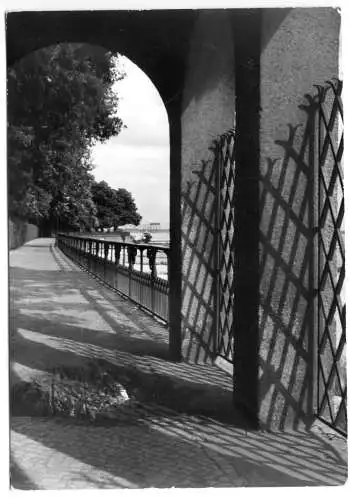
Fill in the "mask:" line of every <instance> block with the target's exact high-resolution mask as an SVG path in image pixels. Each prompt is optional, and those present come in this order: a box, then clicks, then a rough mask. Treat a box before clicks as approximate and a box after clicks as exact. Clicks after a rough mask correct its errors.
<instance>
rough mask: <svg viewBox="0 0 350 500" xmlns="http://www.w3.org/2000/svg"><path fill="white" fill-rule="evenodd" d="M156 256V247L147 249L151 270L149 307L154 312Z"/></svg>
mask: <svg viewBox="0 0 350 500" xmlns="http://www.w3.org/2000/svg"><path fill="white" fill-rule="evenodd" d="M156 256H157V249H156V248H149V249H148V250H147V258H148V262H149V267H150V270H151V308H152V312H154V281H155V279H156V277H157V266H156Z"/></svg>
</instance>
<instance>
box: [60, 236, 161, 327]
mask: <svg viewBox="0 0 350 500" xmlns="http://www.w3.org/2000/svg"><path fill="white" fill-rule="evenodd" d="M57 246H58V247H59V248H60V250H61V251H62V252H63V253H65V254H66V255H67V257H69V258H71V259H72V260H74V261H75V262H77V263H78V264H79V265H80V266H81V267H83V268H84V269H86V270H88V271H89V272H90V273H91V274H93V275H94V276H96V277H98V278H99V279H101V280H103V281H104V282H105V283H106V284H108V285H109V286H111V287H112V288H114V289H115V290H116V291H118V292H119V293H121V294H123V295H124V296H126V297H128V298H129V299H130V300H132V301H133V302H135V303H137V304H138V305H140V306H141V307H142V308H144V309H146V310H148V311H150V312H151V313H152V314H154V315H155V316H158V317H159V318H161V319H162V320H163V321H165V322H166V323H168V309H169V307H168V297H169V285H168V268H169V248H168V247H166V246H156V245H149V244H148V245H147V244H136V243H124V242H113V241H105V240H97V239H96V238H84V237H81V236H73V235H67V234H62V233H61V234H58V235H57Z"/></svg>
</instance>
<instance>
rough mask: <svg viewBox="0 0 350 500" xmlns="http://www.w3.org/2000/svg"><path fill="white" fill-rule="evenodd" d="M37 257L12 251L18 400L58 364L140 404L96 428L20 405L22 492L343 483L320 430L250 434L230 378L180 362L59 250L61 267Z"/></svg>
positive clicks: (339, 461)
mask: <svg viewBox="0 0 350 500" xmlns="http://www.w3.org/2000/svg"><path fill="white" fill-rule="evenodd" d="M36 249H37V248H36V247H35V246H33V247H29V248H26V249H25V251H24V250H23V249H22V250H21V252H19V253H17V254H16V252H14V256H13V259H12V260H13V261H12V263H13V267H12V268H11V276H10V286H11V308H10V334H11V342H10V348H11V349H10V355H11V386H12V391H13V392H12V394H14V393H15V391H16V387H18V384H20V383H21V382H23V380H27V381H30V380H32V379H33V378H36V379H38V380H42V381H43V383H44V381H45V379H46V380H47V379H48V377H49V378H50V373H52V372H53V371H55V369H56V368H57V367H58V366H67V367H80V366H81V367H84V366H85V367H86V366H87V365H88V364H89V363H90V362H91V361H92V360H93V361H95V362H96V361H98V362H100V363H102V364H103V367H104V369H106V370H109V371H110V372H111V373H112V374H113V377H114V378H116V379H118V381H119V382H120V383H122V384H123V385H124V386H125V387H126V388H127V390H128V392H129V393H130V394H131V395H132V396H133V397H134V399H135V404H134V405H133V406H132V407H131V409H130V411H129V413H128V415H127V419H126V420H125V419H124V421H122V422H121V421H117V422H115V423H114V424H113V425H109V426H107V425H106V426H94V425H86V424H83V423H81V422H77V421H73V420H72V419H60V418H43V417H39V416H36V417H35V416H30V415H31V412H30V409H28V408H25V409H23V407H22V408H21V404H20V402H18V401H17V402H16V401H15V398H13V397H12V404H13V406H12V419H11V428H12V437H11V454H12V462H13V471H12V484H13V486H14V487H17V488H22V489H26V488H33V489H50V488H51V489H52V488H53V489H59V488H82V487H84V488H85V487H90V488H124V487H127V488H135V487H136V488H137V487H151V486H153V487H171V486H177V487H209V486H226V487H230V486H277V485H285V486H287V485H289V486H291V485H316V484H317V485H320V484H327V485H331V484H342V483H344V481H345V479H346V475H347V466H346V462H345V461H344V459H343V458H342V457H341V456H340V455H339V454H338V453H337V452H336V451H335V450H334V449H333V448H332V447H331V446H329V445H328V444H326V443H324V442H323V441H321V440H320V439H319V438H318V437H317V436H315V435H313V434H311V433H308V434H307V433H297V432H293V433H287V432H285V433H283V434H282V433H276V434H272V433H264V432H254V431H251V430H249V425H248V424H247V422H245V421H243V420H242V418H241V417H240V415H239V414H237V413H234V412H233V407H232V401H231V396H232V380H231V378H230V376H228V375H227V374H226V373H224V372H221V371H220V370H218V369H217V368H216V367H211V366H194V365H190V364H185V363H173V362H170V361H169V359H168V357H167V352H168V346H167V342H168V333H167V331H166V329H165V328H164V327H163V326H162V325H160V324H158V323H157V322H155V321H154V319H153V318H151V317H149V316H147V315H146V314H145V313H143V312H142V311H140V310H138V309H137V308H136V307H135V306H130V304H129V303H127V302H126V301H124V300H123V299H122V298H120V297H119V296H117V295H116V294H114V293H113V292H111V291H110V290H108V289H106V288H104V287H103V286H102V285H101V284H99V283H97V282H96V281H95V280H93V279H92V278H91V277H89V276H88V275H87V274H86V273H83V272H81V271H80V270H79V269H78V268H77V267H76V266H74V265H73V264H72V263H70V262H69V261H68V260H67V259H66V258H65V257H63V256H62V254H60V252H59V251H57V250H53V252H54V254H55V259H53V257H52V255H51V254H50V251H49V248H48V247H47V248H46V254H45V252H43V250H41V252H42V254H41V255H42V257H43V259H42V260H41V261H40V262H37V263H36V259H35V251H36ZM28 252H29V253H30V255H26V254H28ZM16 255H17V256H16ZM45 259H46V260H45ZM44 260H45V261H44ZM21 262H24V264H23V266H22V265H21ZM35 267H37V269H36V268H35ZM32 415H33V414H32Z"/></svg>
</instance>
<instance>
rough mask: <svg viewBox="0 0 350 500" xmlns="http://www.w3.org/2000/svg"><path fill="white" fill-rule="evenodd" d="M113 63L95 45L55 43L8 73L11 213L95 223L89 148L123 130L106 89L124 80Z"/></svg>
mask: <svg viewBox="0 0 350 500" xmlns="http://www.w3.org/2000/svg"><path fill="white" fill-rule="evenodd" d="M116 62H117V57H116V56H114V55H112V54H111V53H110V52H108V51H106V50H104V49H102V48H99V47H92V46H88V45H82V44H60V45H56V46H52V47H48V48H45V49H41V50H38V51H36V52H33V53H32V54H30V55H29V56H27V57H25V58H23V59H22V60H21V61H20V62H19V63H17V64H16V65H15V66H13V67H11V68H10V69H9V71H8V192H9V212H10V214H17V215H20V216H22V217H25V218H27V219H28V220H29V221H33V222H38V221H41V222H46V223H47V224H48V225H49V226H51V227H52V226H55V224H56V223H57V221H60V223H61V225H64V226H65V227H66V228H67V229H68V228H78V227H80V226H81V225H84V224H86V221H87V220H91V221H92V220H93V217H94V216H95V208H94V206H93V201H92V195H91V189H90V188H91V183H92V176H91V170H92V162H91V159H90V149H91V146H92V145H93V144H94V143H95V142H96V141H101V142H104V141H106V140H107V139H109V138H110V137H112V136H115V135H117V134H118V133H119V132H120V130H121V128H122V126H123V124H122V121H121V120H120V118H119V117H118V116H117V109H118V97H117V96H116V95H115V93H113V92H112V85H113V83H114V82H116V81H117V80H119V79H121V78H122V77H123V75H122V74H121V73H120V72H119V71H118V69H117V68H116ZM84 221H85V222H84Z"/></svg>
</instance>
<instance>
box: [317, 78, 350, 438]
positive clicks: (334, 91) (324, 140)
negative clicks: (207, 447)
mask: <svg viewBox="0 0 350 500" xmlns="http://www.w3.org/2000/svg"><path fill="white" fill-rule="evenodd" d="M341 94H342V82H341V81H339V80H334V81H331V82H327V85H325V86H322V87H321V86H319V87H318V96H317V97H318V100H317V103H318V105H317V117H318V120H316V131H315V132H316V133H315V136H316V142H317V151H318V157H317V173H316V175H317V183H316V187H317V191H316V192H315V199H318V204H317V205H318V206H317V212H318V214H317V216H318V226H317V232H316V236H317V247H318V248H317V259H316V263H317V269H316V273H317V279H318V283H317V288H316V292H317V293H316V297H315V299H316V303H317V306H316V311H317V322H318V338H317V379H318V380H317V382H318V387H317V389H318V390H317V415H318V417H319V418H320V419H321V420H323V421H324V422H326V423H327V424H328V425H330V426H331V427H333V428H334V429H336V430H337V431H339V432H340V433H342V434H347V387H346V334H345V326H346V325H345V290H344V280H345V247H344V201H345V200H344V172H343V149H344V130H343V104H342V98H341Z"/></svg>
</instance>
